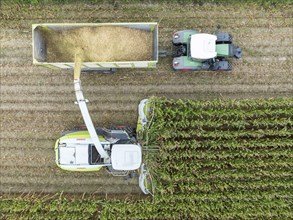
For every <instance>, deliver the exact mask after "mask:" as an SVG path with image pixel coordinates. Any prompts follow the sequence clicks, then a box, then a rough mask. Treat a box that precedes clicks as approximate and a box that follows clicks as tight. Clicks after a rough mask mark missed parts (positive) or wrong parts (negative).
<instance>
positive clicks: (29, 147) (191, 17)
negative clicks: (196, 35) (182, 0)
mask: <svg viewBox="0 0 293 220" xmlns="http://www.w3.org/2000/svg"><path fill="white" fill-rule="evenodd" d="M0 16H1V17H0V18H1V21H2V22H1V33H0V36H1V148H0V150H1V151H0V153H1V155H0V164H1V169H0V176H1V179H0V181H1V182H0V183H1V184H0V192H1V193H20V192H43V193H56V192H61V191H63V192H65V193H95V194H106V193H107V194H121V193H123V194H129V193H131V194H139V193H140V190H139V188H138V184H137V180H136V179H132V180H130V181H125V180H124V179H123V178H118V177H111V176H109V175H108V174H107V173H106V172H103V171H102V172H97V173H70V172H65V171H62V170H60V169H59V168H57V166H56V165H55V163H54V151H53V145H54V142H55V140H56V139H57V138H58V137H59V135H60V133H61V132H62V131H64V130H68V129H71V128H73V127H75V126H77V125H80V124H83V121H82V117H81V114H80V111H79V108H78V106H76V105H74V101H75V96H74V92H73V83H72V82H73V75H72V74H71V73H68V72H66V71H61V70H51V69H46V68H43V67H37V66H33V65H32V46H31V42H32V39H31V38H32V35H31V25H32V24H36V23H66V22H71V23H75V22H76V23H81V22H105V23H106V22H148V21H152V22H156V21H158V22H160V25H159V47H160V48H162V49H171V44H170V39H171V36H172V33H173V32H174V31H176V30H180V29H196V30H199V31H201V32H207V33H211V32H213V31H214V30H215V27H216V25H217V24H220V25H221V26H222V30H223V31H226V32H229V33H231V34H233V36H234V42H235V44H236V45H238V46H240V47H241V48H242V49H243V58H242V59H241V60H236V61H232V62H233V66H234V69H233V71H232V72H228V73H226V72H224V73H223V72H221V73H214V72H190V73H189V72H187V73H181V72H174V71H173V70H172V68H171V65H170V64H171V58H162V59H160V61H159V64H158V68H157V69H125V70H119V72H118V73H117V74H114V75H103V74H92V73H91V74H83V75H82V84H83V89H84V92H85V96H86V97H87V98H88V99H89V100H90V103H89V109H90V112H91V115H92V118H93V121H94V124H95V125H96V126H110V125H111V124H129V125H132V126H135V122H136V120H137V104H138V103H139V101H140V99H142V98H145V97H149V96H151V95H157V96H164V97H168V98H183V99H184V98H186V99H198V100H199V99H214V98H224V99H227V98H269V97H293V74H292V54H293V49H292V47H293V42H292V39H293V29H292V6H288V5H286V6H276V7H266V8H262V7H260V6H257V5H252V4H250V5H241V6H240V5H229V6H221V5H210V4H206V5H203V6H198V5H186V6H182V5H179V4H127V5H122V4H121V5H117V4H116V5H115V6H113V5H111V4H103V5H90V4H83V3H78V4H77V3H76V4H66V5H60V4H58V5H54V4H51V5H46V4H43V5H35V6H34V5H18V4H15V5H11V4H7V5H6V4H3V5H2V7H1V15H0Z"/></svg>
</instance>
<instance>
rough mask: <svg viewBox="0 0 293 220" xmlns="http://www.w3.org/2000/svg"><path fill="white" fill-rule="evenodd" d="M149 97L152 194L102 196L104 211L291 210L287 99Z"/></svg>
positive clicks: (292, 163)
mask: <svg viewBox="0 0 293 220" xmlns="http://www.w3.org/2000/svg"><path fill="white" fill-rule="evenodd" d="M150 102H152V103H153V104H152V109H153V120H152V121H151V124H150V125H149V127H148V129H147V130H145V131H144V134H143V136H144V142H143V143H144V147H146V148H147V147H148V146H149V147H150V148H152V147H154V146H155V147H157V148H158V150H157V151H147V152H146V153H145V154H144V160H145V162H146V164H147V167H148V169H149V171H150V173H151V175H152V179H153V184H154V186H155V194H154V197H153V198H152V200H147V201H135V202H133V203H130V204H129V203H123V202H121V201H117V202H115V203H111V204H108V205H107V206H105V207H104V208H103V210H102V216H103V217H104V218H105V219H106V217H107V216H113V217H114V216H115V218H121V219H131V218H132V219H136V218H140V219H194V218H220V219H227V218H234V219H238V218H240V219H241V218H243V219H246V218H272V219H274V218H279V219H286V218H290V217H292V205H293V150H292V149H293V122H292V117H293V100H292V99H271V100H227V101H226V100H214V101H192V100H187V101H185V100H169V99H161V98H156V97H153V98H151V99H150ZM120 210H122V211H120Z"/></svg>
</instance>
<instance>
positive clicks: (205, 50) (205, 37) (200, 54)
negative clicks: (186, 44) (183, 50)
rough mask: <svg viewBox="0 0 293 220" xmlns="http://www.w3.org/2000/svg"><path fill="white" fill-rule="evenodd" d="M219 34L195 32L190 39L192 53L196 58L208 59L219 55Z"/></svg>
mask: <svg viewBox="0 0 293 220" xmlns="http://www.w3.org/2000/svg"><path fill="white" fill-rule="evenodd" d="M216 40H217V36H215V35H212V34H193V35H191V40H190V55H191V57H192V58H194V59H200V60H206V59H211V58H214V57H216V56H217V52H216Z"/></svg>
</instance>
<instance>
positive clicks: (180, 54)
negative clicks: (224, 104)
mask: <svg viewBox="0 0 293 220" xmlns="http://www.w3.org/2000/svg"><path fill="white" fill-rule="evenodd" d="M172 43H173V48H174V52H173V55H174V56H175V58H174V59H173V68H174V69H175V70H183V71H184V70H212V71H216V70H221V71H229V70H231V69H232V65H231V63H230V62H228V61H227V60H226V58H230V57H234V58H236V59H239V58H241V56H242V51H241V49H240V48H239V47H237V46H235V45H233V44H232V36H231V35H230V34H228V33H217V34H215V35H213V34H205V33H198V32H197V31H194V30H183V31H177V32H175V33H174V34H173V39H172Z"/></svg>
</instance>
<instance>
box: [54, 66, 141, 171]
mask: <svg viewBox="0 0 293 220" xmlns="http://www.w3.org/2000/svg"><path fill="white" fill-rule="evenodd" d="M80 65H81V62H76V63H75V69H74V90H75V94H76V100H77V101H76V104H78V105H79V108H80V111H81V113H82V117H83V119H84V122H85V125H86V130H84V129H81V130H75V131H70V132H67V133H66V134H64V135H63V136H62V137H61V138H59V139H58V140H57V141H56V144H55V155H56V163H57V165H58V166H59V167H60V168H62V169H65V170H70V171H94V170H99V169H101V168H102V167H107V168H108V170H109V171H110V172H111V173H112V174H113V175H121V174H125V175H126V174H127V173H128V171H133V170H137V169H139V167H140V165H141V162H142V152H141V147H140V145H139V144H138V143H137V141H136V139H135V137H134V136H133V134H132V133H131V129H128V128H126V127H116V128H114V129H102V128H98V129H96V128H95V127H94V125H93V122H92V119H91V117H90V114H89V111H88V108H87V104H86V103H87V102H88V100H86V99H85V98H84V96H83V92H82V88H81V81H80Z"/></svg>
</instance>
